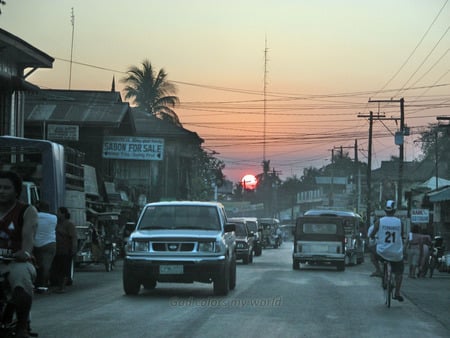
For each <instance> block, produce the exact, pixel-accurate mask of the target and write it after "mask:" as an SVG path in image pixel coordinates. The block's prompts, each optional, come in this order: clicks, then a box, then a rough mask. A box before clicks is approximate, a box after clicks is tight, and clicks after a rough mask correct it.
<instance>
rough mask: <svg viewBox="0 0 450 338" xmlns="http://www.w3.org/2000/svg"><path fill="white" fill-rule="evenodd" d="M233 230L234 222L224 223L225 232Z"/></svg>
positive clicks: (234, 229)
mask: <svg viewBox="0 0 450 338" xmlns="http://www.w3.org/2000/svg"><path fill="white" fill-rule="evenodd" d="M233 231H236V224H234V223H227V224H225V232H233Z"/></svg>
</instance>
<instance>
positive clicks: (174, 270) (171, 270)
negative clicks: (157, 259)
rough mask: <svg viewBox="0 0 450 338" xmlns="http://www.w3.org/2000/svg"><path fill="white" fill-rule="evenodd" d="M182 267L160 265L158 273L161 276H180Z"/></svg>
mask: <svg viewBox="0 0 450 338" xmlns="http://www.w3.org/2000/svg"><path fill="white" fill-rule="evenodd" d="M183 272H184V270H183V265H160V266H159V273H160V274H161V275H182V274H183Z"/></svg>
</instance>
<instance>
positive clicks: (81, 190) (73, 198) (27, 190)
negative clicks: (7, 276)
mask: <svg viewBox="0 0 450 338" xmlns="http://www.w3.org/2000/svg"><path fill="white" fill-rule="evenodd" d="M83 162H84V154H83V153H81V152H79V151H77V150H75V149H72V148H70V147H66V146H63V145H61V144H58V143H55V142H51V141H48V140H39V139H28V138H21V137H12V136H0V167H1V169H3V170H14V171H16V172H18V173H19V174H20V175H21V176H22V178H23V180H24V182H23V189H22V194H21V197H20V198H21V200H23V201H24V202H26V203H29V204H33V205H36V204H37V202H38V201H39V200H43V201H45V202H47V203H48V204H49V207H50V212H52V213H56V211H57V209H58V208H59V207H62V206H64V207H66V208H67V209H68V210H69V212H70V215H71V217H70V220H71V221H72V222H73V223H74V224H75V226H76V227H77V233H78V238H79V243H78V244H79V246H78V252H77V255H76V256H75V257H74V262H73V264H72V268H71V271H72V272H71V278H70V282H69V283H71V281H72V280H73V272H74V268H73V265H74V264H77V265H80V264H81V263H85V262H93V261H105V260H106V259H104V257H102V258H101V259H98V258H96V257H93V256H95V254H93V253H92V248H93V247H94V246H95V243H91V241H92V240H93V238H94V237H95V233H94V232H95V231H97V230H98V229H96V228H97V224H96V222H97V220H89V221H90V222H88V220H87V217H88V215H87V214H88V207H87V205H88V204H90V203H91V202H92V203H93V204H94V205H95V206H96V207H97V208H98V209H99V210H105V211H106V210H110V209H108V208H109V206H108V204H107V203H102V202H100V201H99V200H98V199H99V197H101V196H100V194H99V193H98V190H99V189H98V186H97V180H96V171H95V168H93V167H91V166H88V165H86V164H85V163H83ZM91 199H97V200H96V201H93V200H92V201H91ZM89 210H90V211H91V213H99V212H97V211H96V210H94V209H93V208H91V209H89ZM116 214H117V215H118V214H119V212H118V211H117V212H116ZM108 217H111V216H108ZM115 217H117V219H118V216H115ZM117 219H115V221H117ZM98 222H102V220H100V219H99V220H98ZM114 242H115V243H117V241H116V240H114ZM112 243H113V242H112ZM99 250H104V247H101V248H100V249H99ZM101 255H104V252H103V251H101ZM109 266H110V267H109V268H107V269H106V270H109V269H110V268H111V264H109ZM50 279H51V280H53V278H52V276H50Z"/></svg>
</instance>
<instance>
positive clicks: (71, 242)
mask: <svg viewBox="0 0 450 338" xmlns="http://www.w3.org/2000/svg"><path fill="white" fill-rule="evenodd" d="M57 216H58V223H57V225H56V255H55V258H54V260H53V270H54V272H55V275H56V276H55V278H56V283H57V289H56V292H57V293H62V292H65V290H66V289H65V287H66V285H67V282H68V280H69V278H70V274H71V273H70V269H71V266H72V260H73V258H74V256H75V255H76V253H77V249H78V238H77V229H76V227H75V225H74V224H73V223H72V222H71V221H70V213H69V210H67V208H66V207H60V208H59V209H58V212H57Z"/></svg>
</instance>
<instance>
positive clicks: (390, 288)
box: [384, 266, 394, 308]
mask: <svg viewBox="0 0 450 338" xmlns="http://www.w3.org/2000/svg"><path fill="white" fill-rule="evenodd" d="M385 283H386V289H385V290H384V292H385V297H386V306H387V307H388V308H390V307H391V300H392V293H393V291H394V288H393V283H392V272H391V269H390V266H387V267H386V282H385Z"/></svg>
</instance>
